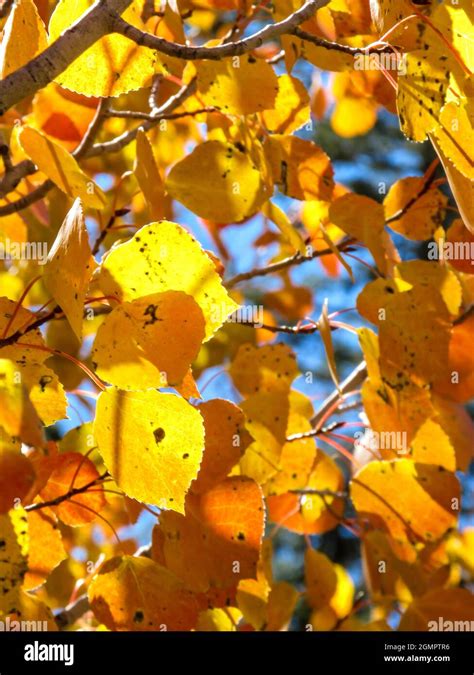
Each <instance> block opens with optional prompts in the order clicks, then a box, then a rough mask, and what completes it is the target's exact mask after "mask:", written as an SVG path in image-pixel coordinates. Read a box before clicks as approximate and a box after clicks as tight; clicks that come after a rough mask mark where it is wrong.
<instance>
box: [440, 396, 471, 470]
mask: <svg viewBox="0 0 474 675" xmlns="http://www.w3.org/2000/svg"><path fill="white" fill-rule="evenodd" d="M432 404H433V410H434V412H433V416H432V418H433V420H434V421H435V422H436V423H437V424H439V426H440V427H441V428H442V429H443V432H444V433H446V434H447V435H448V438H449V440H450V442H451V444H452V446H453V448H454V451H455V453H456V468H457V469H458V470H459V471H467V468H468V466H469V463H470V461H471V459H472V457H473V454H474V448H473V445H472V440H471V439H472V438H473V437H474V422H473V420H472V419H471V417H470V415H469V413H468V412H467V410H466V409H465V408H464V407H463V406H462V405H458V404H457V403H454V402H453V401H449V400H447V399H445V398H442V397H441V396H437V395H436V394H433V396H432Z"/></svg>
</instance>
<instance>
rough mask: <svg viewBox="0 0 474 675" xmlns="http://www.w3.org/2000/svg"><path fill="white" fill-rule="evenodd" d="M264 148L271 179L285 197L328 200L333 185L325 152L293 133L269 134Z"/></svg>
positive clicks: (330, 167)
mask: <svg viewBox="0 0 474 675" xmlns="http://www.w3.org/2000/svg"><path fill="white" fill-rule="evenodd" d="M264 149H265V152H266V155H267V158H268V161H269V162H270V165H271V169H272V173H273V180H274V181H275V183H276V184H277V185H278V186H279V188H280V190H281V192H282V193H283V194H285V195H288V197H293V198H294V199H301V200H312V199H322V200H329V199H330V198H331V195H332V191H333V188H334V180H333V173H334V172H333V168H332V166H331V161H330V159H329V157H328V156H327V155H326V153H325V152H324V151H323V150H322V149H321V148H320V147H319V146H317V145H315V144H314V143H312V142H311V141H305V140H303V139H302V138H298V137H297V136H282V135H279V134H274V135H272V136H270V137H269V138H268V139H267V141H266V143H265V145H264Z"/></svg>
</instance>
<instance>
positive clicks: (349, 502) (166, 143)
mask: <svg viewBox="0 0 474 675" xmlns="http://www.w3.org/2000/svg"><path fill="white" fill-rule="evenodd" d="M53 5H55V6H54V7H53ZM371 10H372V11H371ZM114 12H116V13H115V14H114ZM120 14H121V15H122V18H121V19H120V18H119V15H120ZM88 16H92V17H93V19H94V21H95V27H96V31H97V33H96V35H95V37H94V40H93V41H92V42H91V40H92V38H88V37H87V33H86V32H85V30H84V26H85V25H87V26H89V24H84V23H83V22H84V21H85V22H87V21H88V18H87V17H88ZM84 17H85V18H84ZM104 17H109V18H107V20H106V19H105V18H104ZM110 17H112V18H110ZM472 19H473V10H472V6H471V3H470V2H469V0H459V1H457V2H456V3H453V4H450V3H445V4H438V3H433V6H432V5H431V3H429V2H428V3H424V4H423V7H422V11H420V7H419V6H418V5H415V4H412V3H411V2H410V0H374V2H371V3H370V7H369V3H368V1H367V0H330V2H328V1H327V0H326V1H324V0H319V1H318V0H309V1H308V2H307V3H306V5H304V7H303V9H301V8H300V5H299V2H298V0H274V1H273V2H272V3H271V4H270V3H269V2H266V1H265V0H264V1H263V2H262V3H260V4H258V5H255V6H254V5H252V6H250V5H249V4H248V3H246V2H241V1H240V0H178V1H177V2H176V1H174V0H173V1H171V0H169V1H168V2H163V3H159V2H157V1H155V2H153V0H152V1H151V2H149V1H148V0H133V2H130V1H129V2H127V1H126V0H102V2H99V3H97V4H96V5H94V6H92V3H90V2H89V0H80V1H77V0H74V1H73V0H59V2H58V3H57V4H56V3H50V2H48V0H35V1H34V0H17V2H16V3H15V4H13V5H12V3H9V2H5V3H4V10H3V17H2V23H3V39H2V42H1V47H0V72H1V76H2V78H3V79H2V81H1V82H0V103H1V105H0V109H1V111H2V117H1V118H0V124H1V129H2V144H1V156H2V159H3V167H4V171H3V174H2V176H1V177H0V236H1V242H3V243H2V247H3V249H4V250H5V251H6V250H7V247H8V246H10V247H11V244H12V242H14V244H15V246H16V247H17V248H18V249H19V250H22V251H29V252H30V253H31V252H32V251H34V250H36V249H34V248H33V246H38V247H39V245H40V242H42V241H46V243H47V244H48V247H49V253H48V256H47V260H46V261H43V262H46V264H45V265H44V267H43V268H42V269H40V268H39V267H38V265H37V260H28V259H25V257H26V258H28V256H23V259H22V256H19V257H18V258H19V259H14V258H15V256H13V257H12V256H11V259H5V260H3V261H2V269H1V271H0V284H1V294H0V295H1V296H2V297H1V298H0V553H1V557H0V589H1V593H0V617H2V618H5V617H7V616H9V617H10V618H12V619H17V620H19V619H21V620H28V621H32V620H38V621H47V622H48V626H49V627H50V629H56V628H57V627H61V628H62V627H71V626H74V627H82V626H87V627H89V628H91V627H92V628H96V629H100V630H104V629H108V630H282V629H285V628H286V627H287V626H288V624H289V623H290V621H291V619H292V616H293V614H294V612H295V609H296V607H297V605H298V604H299V603H300V601H301V600H302V599H303V598H304V601H305V602H306V606H307V608H308V609H309V612H310V614H309V617H310V618H309V619H308V628H309V629H314V630H332V629H340V630H384V629H388V623H387V620H388V618H389V617H390V614H391V612H392V611H393V610H394V609H397V610H398V611H399V612H401V615H402V617H401V621H400V627H401V628H402V629H419V630H426V629H427V627H428V621H430V620H431V619H437V618H438V617H444V618H445V619H453V620H457V619H461V620H474V601H473V599H472V596H471V594H470V593H469V591H468V590H467V587H468V585H469V582H470V581H472V576H473V574H474V564H473V560H472V530H466V531H464V532H461V531H459V530H458V529H457V528H458V521H459V514H460V509H461V506H460V503H461V485H460V481H459V476H460V475H461V473H462V472H466V471H467V470H468V468H469V464H470V461H471V458H472V449H473V448H472V446H473V443H472V439H473V437H474V425H473V422H472V420H471V418H470V417H469V415H468V413H467V411H466V408H465V404H466V403H467V402H468V401H469V400H470V399H471V398H472V396H473V394H474V361H473V352H472V338H473V334H474V315H473V313H472V303H473V299H474V274H473V271H474V268H473V267H472V266H471V264H470V262H471V261H466V260H449V261H446V260H436V261H434V260H431V261H427V260H408V261H402V260H401V258H400V255H399V252H398V251H397V248H396V246H395V244H394V241H393V240H392V236H391V234H390V230H392V231H393V232H395V233H397V234H398V235H402V236H403V237H405V238H406V239H409V240H412V241H418V242H421V241H427V240H431V239H434V240H436V241H437V242H439V245H440V246H442V245H443V244H444V243H448V244H452V245H454V244H459V245H462V244H467V245H470V244H473V243H474V210H473V209H474V189H473V178H474V164H473V156H472V148H473V147H474V133H473V129H472V118H473V100H474V99H473V95H472V93H473V80H472V73H473V71H474V60H473V51H472V45H471V44H470V42H472ZM76 20H78V21H77V23H76V24H75V27H74V29H73V30H68V29H69V28H70V26H71V25H72V24H73V23H74V22H76ZM256 20H258V21H261V22H263V23H264V28H263V30H262V32H261V37H259V34H258V33H255V32H252V30H253V29H252V26H253V24H254V22H255V21H256ZM101 22H103V26H104V27H103V30H102V33H101V32H100V30H101V28H100V26H101V25H102V24H101ZM110 22H112V23H110ZM81 25H82V29H83V33H81ZM77 36H79V38H78V37H77ZM469 36H471V37H469ZM191 38H192V40H193V42H194V44H198V43H199V44H201V45H202V44H203V43H205V44H204V45H203V46H200V47H199V48H197V47H196V48H195V47H194V46H191V45H190V44H189V40H191ZM78 39H79V40H82V41H84V40H85V41H86V42H85V44H84V47H83V49H82V52H81V51H80V50H79V51H77V40H78ZM87 39H89V42H87ZM58 44H59V45H60V48H61V50H62V51H61V54H62V57H61V59H58V53H59V52H58V50H56V51H54V50H55V49H56V47H55V45H58ZM75 50H76V51H75ZM390 55H392V56H394V55H395V56H396V57H397V59H398V58H403V63H404V70H403V71H402V70H400V69H399V70H398V71H397V70H395V71H390V70H388V69H378V70H358V69H355V65H354V64H355V62H356V61H355V59H356V57H360V56H363V57H370V56H373V57H377V58H379V59H380V58H381V57H382V56H390ZM55 59H56V61H55ZM301 61H305V62H306V63H307V64H309V66H308V68H310V70H311V73H312V75H311V76H312V77H313V78H314V79H313V83H312V86H311V90H310V91H309V89H308V87H307V86H305V84H304V83H303V81H302V80H300V79H298V77H297V76H296V75H295V74H294V72H295V69H297V67H298V66H297V64H299V63H301ZM38 69H41V72H42V74H41V76H39V75H38V72H39V71H38ZM321 71H324V72H326V73H330V74H331V75H330V77H327V76H325V77H324V79H321V77H320V73H321ZM17 83H19V84H17ZM21 86H24V87H26V89H24V93H23V94H22V95H18V96H16V98H15V91H16V87H20V88H21ZM2 87H3V88H2ZM25 92H26V93H27V94H28V95H26V94H25ZM330 98H332V103H333V105H332V108H331V125H332V128H333V130H334V132H335V133H336V134H338V135H339V136H341V137H343V138H347V137H351V136H354V135H358V134H363V133H367V132H369V131H370V130H371V128H372V127H373V125H374V124H375V121H376V118H377V114H378V112H379V110H381V109H385V110H387V111H389V112H391V113H394V114H398V116H399V120H400V127H401V131H402V132H403V133H404V134H405V136H406V137H407V138H408V139H410V140H411V141H416V142H422V141H428V142H431V143H432V145H433V146H434V148H435V150H436V153H437V155H438V157H439V161H438V160H436V161H435V162H434V163H433V164H432V165H431V166H430V167H429V168H428V170H427V172H426V173H425V175H424V176H421V177H406V178H401V179H400V180H398V181H397V182H395V183H394V184H393V185H392V186H391V188H390V190H389V191H388V193H387V194H386V195H385V196H384V199H383V201H382V202H379V201H375V200H373V199H371V198H369V197H367V196H364V195H359V194H355V193H353V192H351V191H350V190H349V189H348V188H347V187H345V186H344V185H342V184H339V183H337V182H335V180H334V171H333V167H332V163H331V160H330V158H329V157H328V156H327V154H326V153H325V152H324V150H323V149H322V148H321V147H319V146H318V145H316V144H315V143H314V142H312V141H311V140H306V139H305V138H302V137H301V134H300V135H298V134H297V133H296V132H298V130H300V129H301V128H302V127H303V126H306V128H307V130H311V129H312V126H311V125H312V124H314V122H315V121H317V120H318V119H321V118H322V117H323V116H324V115H325V113H326V111H327V109H328V106H329V101H330ZM441 165H442V167H443V168H444V173H443V176H442V177H439V176H440V166H441ZM437 172H438V173H437ZM444 176H445V177H444ZM446 181H447V182H449V185H450V187H451V192H452V196H453V199H454V202H453V203H455V204H456V207H454V206H449V201H448V197H447V196H446V194H445V192H443V191H442V190H441V186H442V185H443V183H445V182H446ZM283 196H284V197H285V198H286V199H282V198H283ZM282 204H284V205H287V204H291V207H290V208H283V207H282ZM183 207H185V208H186V209H187V212H186V211H185V209H184V208H183ZM449 209H455V210H457V212H458V213H457V217H456V219H455V220H454V222H453V223H452V224H450V226H449V229H448V228H447V227H446V225H447V223H448V222H449V219H448V218H447V215H448V210H449ZM189 212H191V213H192V214H194V216H195V217H196V218H197V219H199V220H200V223H201V224H202V226H203V227H204V228H205V229H206V232H207V234H208V235H209V236H210V237H211V238H212V240H213V242H214V244H215V249H216V250H217V251H218V253H219V257H217V256H216V255H215V254H214V253H211V252H210V251H207V250H204V249H203V248H202V247H201V245H200V243H199V242H198V241H197V240H196V239H195V238H194V237H193V236H192V235H191V234H190V232H189V231H188V229H187V228H186V227H184V225H183V224H178V223H177V222H175V221H176V220H181V221H185V220H186V219H187V218H188V215H187V214H189ZM253 217H255V218H256V219H258V221H259V222H260V223H261V224H262V226H263V227H262V231H261V234H260V235H259V237H258V239H257V240H256V241H255V242H254V244H255V247H256V248H258V249H259V251H264V252H265V251H270V250H271V251H273V252H274V253H273V254H272V257H271V258H270V259H268V255H267V264H266V265H265V266H264V267H255V268H253V269H251V270H249V271H248V272H243V273H240V274H237V275H234V276H233V277H231V276H230V275H229V274H228V270H229V269H231V268H232V266H233V264H234V260H233V258H234V256H233V254H232V252H231V251H229V247H228V246H226V232H225V231H226V228H228V227H229V226H230V225H238V226H239V227H242V228H244V227H245V224H246V223H247V222H248V221H249V219H251V218H253ZM193 222H194V220H193ZM60 223H62V224H61V225H60ZM28 247H29V248H28ZM357 249H361V250H363V251H366V252H367V253H368V255H370V256H371V258H372V259H373V264H370V265H369V268H370V270H371V272H372V274H373V277H374V278H373V280H371V281H369V283H367V285H366V286H365V287H364V288H363V290H362V291H361V293H360V294H359V296H358V298H357V311H358V314H359V317H360V318H361V319H363V320H364V321H366V322H368V323H370V324H372V326H373V328H369V327H367V326H366V327H362V328H355V327H354V326H352V325H349V324H347V323H344V322H342V321H339V320H338V317H337V316H335V315H334V314H330V313H329V311H328V307H327V303H324V304H323V307H322V310H321V314H320V316H319V318H318V319H317V320H314V319H310V318H308V315H310V314H311V313H312V312H313V293H312V291H311V289H308V288H306V287H305V286H298V285H296V284H295V283H294V282H293V280H292V278H291V275H290V272H291V269H292V267H293V266H296V265H300V264H303V263H305V264H307V265H315V264H317V263H316V262H315V259H316V258H319V259H320V260H321V262H322V264H323V265H324V269H325V270H326V272H327V274H328V276H332V277H334V283H336V284H337V277H338V276H339V275H341V274H346V273H347V274H348V275H349V276H350V277H351V279H352V280H353V281H354V272H353V270H352V267H351V264H350V263H351V261H352V260H353V256H352V253H351V252H353V251H354V250H357ZM237 256H238V252H237ZM30 257H31V256H30ZM37 257H38V256H37ZM365 264H366V265H367V264H368V263H365ZM39 269H40V272H41V273H40V274H39V273H38V270H39ZM266 275H275V276H276V277H277V278H278V279H279V283H280V286H279V288H278V289H277V290H271V291H268V292H266V293H265V294H264V295H263V302H264V308H263V314H264V322H261V321H258V322H257V321H255V320H254V319H253V318H252V316H251V315H248V316H247V318H244V319H242V318H240V321H235V320H234V318H233V317H235V315H236V314H235V313H236V312H238V310H239V309H240V308H242V306H244V307H245V302H246V298H247V297H248V296H247V295H246V293H249V294H250V293H251V290H252V283H253V284H255V283H256V284H258V281H259V279H260V278H261V277H262V276H266ZM240 284H248V291H245V292H244V291H240V290H237V289H236V287H237V286H240ZM242 287H243V286H242ZM282 320H285V321H286V322H287V323H289V325H280V323H279V321H282ZM356 322H357V319H356ZM336 330H337V331H341V330H349V331H350V332H352V333H355V334H356V335H357V337H358V339H359V343H360V349H361V353H362V357H361V358H363V362H362V363H361V365H360V366H359V368H358V369H357V371H356V377H353V378H352V379H351V378H349V379H348V381H346V382H344V383H340V381H339V377H338V364H337V363H336V359H335V355H334V354H335V352H334V347H333V341H332V335H333V331H336ZM311 333H314V334H315V336H314V339H315V340H316V339H321V344H322V345H323V347H324V350H325V353H326V357H327V365H328V369H329V372H330V374H331V376H332V378H333V379H334V383H335V391H334V394H333V395H332V396H331V397H330V399H329V401H328V402H326V404H323V406H322V407H321V408H320V409H319V410H316V411H315V410H314V407H313V403H312V401H311V400H310V399H309V398H308V397H307V396H305V395H303V394H302V393H301V392H300V391H299V390H298V389H297V388H295V386H294V381H295V380H296V379H297V378H298V377H299V376H300V375H301V374H300V372H299V369H298V364H297V358H296V357H297V355H296V354H295V353H294V352H293V350H292V349H290V348H289V347H288V346H287V345H286V344H285V343H284V342H282V341H279V340H278V335H279V334H291V335H300V334H302V335H304V334H306V335H307V334H311ZM215 366H220V367H223V368H224V369H225V370H226V371H227V372H228V374H229V376H230V378H231V381H232V384H233V387H234V389H235V393H236V395H235V402H231V401H229V400H225V399H223V398H212V399H210V400H206V399H205V398H204V395H203V393H202V392H200V390H199V386H198V383H197V381H196V380H197V379H198V378H199V376H200V375H201V374H202V373H205V372H206V371H207V369H209V368H212V367H215ZM315 375H316V376H317V374H315ZM195 378H196V379H195ZM360 383H362V386H361V389H358V385H359V384H360ZM359 395H360V400H359V398H357V397H358V396H359ZM352 397H356V398H355V405H360V406H361V407H363V413H362V414H361V417H360V419H361V422H358V423H357V424H359V425H360V426H362V427H363V428H364V436H363V439H362V441H361V442H359V443H357V444H354V434H353V433H352V436H348V435H347V434H344V433H341V429H345V428H349V429H350V428H351V425H353V424H354V422H352V421H350V420H347V421H341V419H342V417H341V415H342V416H343V415H344V405H346V404H347V401H348V399H349V400H354V399H353V398H352ZM68 405H69V406H70V410H74V406H79V407H80V410H81V413H80V414H86V413H87V416H88V418H89V419H90V421H87V422H84V423H83V424H81V425H80V426H78V427H76V428H73V429H70V430H69V431H68V432H67V433H66V434H65V435H64V436H63V437H62V438H60V437H59V436H54V435H53V432H52V425H55V423H57V422H59V421H61V420H64V419H66V417H67V413H68ZM335 415H337V417H334V419H336V420H337V421H336V422H334V421H333V416H335ZM54 429H57V427H54ZM54 429H53V430H54ZM374 434H378V435H379V436H380V437H384V435H387V434H388V436H389V438H390V439H391V442H390V443H388V444H386V445H383V444H382V445H378V446H377V447H373V446H372V445H371V443H370V439H371V438H373V435H374ZM364 439H365V442H364ZM328 448H329V450H330V452H329V451H328ZM144 512H148V513H149V514H151V515H152V516H153V518H155V519H156V524H155V525H154V528H153V533H152V541H151V543H150V545H149V546H147V547H145V548H144V549H139V550H138V551H137V542H136V539H135V538H134V536H129V535H127V538H124V537H122V536H120V537H119V536H118V534H117V531H120V530H121V528H123V527H124V526H126V525H134V524H136V523H137V520H138V518H139V517H140V515H141V514H143V513H144ZM266 526H269V527H267V529H266ZM270 527H271V528H273V529H270ZM336 527H345V528H347V529H349V530H350V532H351V533H352V534H353V535H354V536H356V537H358V538H360V545H361V552H362V553H361V554H362V557H363V560H364V575H365V587H366V594H365V595H364V597H363V598H362V599H360V598H356V597H355V589H354V583H353V581H352V580H351V577H350V575H349V574H348V572H347V570H346V569H344V567H342V566H341V565H340V564H338V563H336V562H333V561H331V560H330V559H329V558H328V556H326V555H325V554H323V553H322V552H320V551H317V550H315V549H313V548H312V540H311V539H310V537H311V535H317V534H322V533H325V532H328V531H331V530H333V529H335V528H336ZM279 528H286V529H288V530H290V531H292V532H294V533H297V534H299V535H302V536H304V537H305V538H306V541H307V543H308V548H307V551H306V556H305V588H304V589H297V588H296V587H294V586H293V585H291V584H289V583H287V582H285V581H281V580H278V579H277V578H275V576H274V574H273V571H272V537H273V534H274V533H275V532H276V531H278V529H279ZM128 531H129V530H127V532H128ZM269 532H270V534H268V533H269ZM266 534H267V536H265V535H266ZM78 549H79V550H82V551H83V552H84V556H83V557H84V558H85V561H84V562H81V560H82V559H81V560H79V559H78V558H77V556H75V555H74V552H75V551H76V552H77V550H78ZM66 605H68V606H67V607H66ZM53 611H54V613H55V617H54V618H53Z"/></svg>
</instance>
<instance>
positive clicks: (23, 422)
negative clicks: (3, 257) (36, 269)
mask: <svg viewBox="0 0 474 675" xmlns="http://www.w3.org/2000/svg"><path fill="white" fill-rule="evenodd" d="M16 309H17V305H16V303H14V302H12V301H11V300H8V299H7V298H0V334H2V332H4V331H7V332H6V334H5V337H6V338H8V337H11V336H13V335H15V333H16V332H17V331H19V330H20V329H21V330H23V329H24V328H25V326H27V325H29V324H30V323H32V322H33V321H34V320H35V319H36V317H35V315H34V314H33V313H32V312H29V311H28V310H26V309H24V308H23V307H20V308H19V310H18V311H17V313H16V316H15V318H14V319H13V321H11V319H12V318H13V312H15V310H16ZM9 324H10V327H9V328H8V325H9ZM7 328H8V330H7ZM23 340H25V342H23ZM26 340H28V342H26ZM18 342H19V343H20V344H18V343H16V342H15V343H13V344H11V345H8V346H7V347H2V348H1V349H0V372H3V374H4V377H3V386H2V387H0V398H3V400H4V403H5V407H4V409H3V410H2V411H1V412H0V419H2V416H3V421H2V422H1V424H2V425H3V426H4V428H5V429H6V431H7V432H8V433H9V434H10V435H12V436H19V437H21V438H22V440H24V441H25V442H29V443H30V444H31V445H36V444H41V435H39V434H38V429H37V427H38V424H37V420H35V417H38V418H39V419H41V420H42V421H43V423H44V424H47V425H50V424H53V423H54V422H55V421H56V420H58V419H62V418H63V417H66V407H67V401H66V395H65V393H64V389H63V387H62V385H61V383H60V382H59V380H58V377H57V375H56V374H55V372H54V371H53V370H51V369H50V368H48V367H47V366H46V365H44V361H45V360H46V359H47V358H48V352H47V351H44V349H43V348H44V346H45V345H44V340H43V337H42V335H41V332H40V331H39V329H36V330H34V331H29V332H28V335H27V337H25V338H23V339H20V338H19V339H18ZM24 344H27V345H29V346H24ZM38 348H39V349H38ZM2 389H3V394H2ZM28 439H30V440H28Z"/></svg>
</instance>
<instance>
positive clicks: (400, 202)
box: [383, 177, 448, 241]
mask: <svg viewBox="0 0 474 675" xmlns="http://www.w3.org/2000/svg"><path fill="white" fill-rule="evenodd" d="M424 185H425V179H424V178H415V177H413V178H411V177H409V178H401V179H400V180H398V181H397V182H396V183H394V184H393V185H392V187H391V188H390V190H389V192H388V194H387V196H386V197H385V199H384V202H383V205H384V209H385V218H386V219H387V220H389V221H390V222H389V227H390V228H391V229H392V230H395V232H398V234H401V235H403V236H404V237H406V238H407V239H413V240H415V241H425V240H426V239H430V238H431V237H432V236H433V235H434V233H435V232H436V230H437V228H438V227H439V226H440V225H441V224H442V222H443V219H444V215H445V213H446V211H445V208H446V206H447V204H448V198H447V197H446V195H444V194H443V193H442V192H441V191H440V190H438V188H437V187H429V188H428V190H426V191H425V192H424V193H423V194H422V192H423V189H424ZM397 216H398V217H397Z"/></svg>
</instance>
